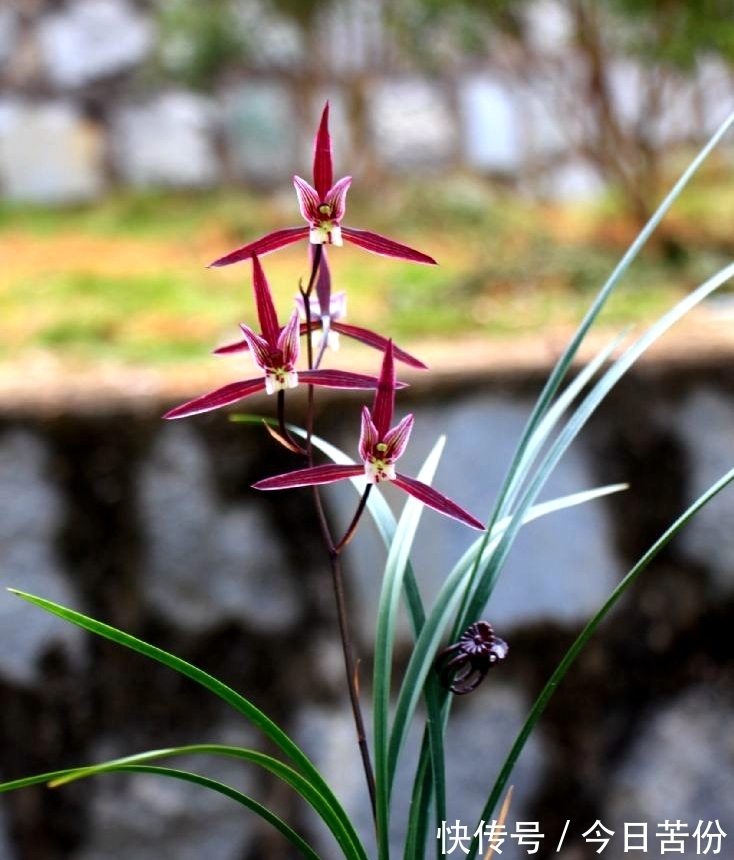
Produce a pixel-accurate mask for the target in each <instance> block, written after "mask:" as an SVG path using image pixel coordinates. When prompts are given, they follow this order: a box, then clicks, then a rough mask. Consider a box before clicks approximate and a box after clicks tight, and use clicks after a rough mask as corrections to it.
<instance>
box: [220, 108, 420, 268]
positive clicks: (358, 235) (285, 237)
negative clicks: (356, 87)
mask: <svg viewBox="0 0 734 860" xmlns="http://www.w3.org/2000/svg"><path fill="white" fill-rule="evenodd" d="M313 181H314V184H313V185H311V184H309V183H308V182H306V180H305V179H301V177H300V176H294V177H293V184H294V185H295V187H296V195H297V197H298V206H299V208H300V210H301V215H302V216H303V219H304V221H305V222H306V224H305V225H304V226H302V227H286V228H285V229H283V230H275V231H274V232H273V233H268V235H267V236H263V237H262V238H261V239H257V240H255V241H254V242H250V243H249V244H248V245H243V246H242V247H241V248H237V249H236V250H235V251H232V252H230V253H229V254H225V256H224V257H220V258H219V259H218V260H215V261H214V262H213V263H211V264H210V265H211V266H229V265H231V264H232V263H239V262H240V261H241V260H248V259H250V257H254V256H256V255H259V256H262V255H263V254H269V253H270V252H271V251H276V250H277V249H278V248H283V247H285V246H286V245H291V244H292V243H293V242H298V241H299V240H301V239H306V238H308V240H309V241H310V242H311V244H312V245H323V244H327V245H341V244H343V243H344V242H345V241H346V242H351V243H352V244H353V245H358V246H359V247H360V248H364V249H365V250H366V251H371V252H372V253H373V254H381V255H382V256H385V257H399V258H400V259H403V260H411V261H413V262H416V263H429V264H432V265H435V263H436V261H435V260H434V259H433V257H429V256H428V255H427V254H423V253H421V252H420V251H416V250H414V249H413V248H409V247H408V246H407V245H402V244H401V243H400V242H395V241H394V240H393V239H388V238H387V237H385V236H381V235H380V234H379V233H372V232H370V231H369V230H356V229H354V228H353V227H344V226H343V225H342V223H341V222H342V219H343V218H344V212H345V208H346V197H347V191H348V190H349V186H350V185H351V182H352V177H351V176H345V177H344V178H343V179H340V180H339V181H338V182H336V183H335V182H334V169H333V164H332V158H331V136H330V134H329V103H328V102H327V103H326V105H325V107H324V111H323V113H322V114H321V123H320V124H319V129H318V132H317V133H316V142H315V144H314V157H313Z"/></svg>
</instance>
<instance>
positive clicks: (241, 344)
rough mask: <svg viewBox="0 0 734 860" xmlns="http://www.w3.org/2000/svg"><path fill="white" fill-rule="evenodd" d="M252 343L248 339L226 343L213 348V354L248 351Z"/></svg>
mask: <svg viewBox="0 0 734 860" xmlns="http://www.w3.org/2000/svg"><path fill="white" fill-rule="evenodd" d="M249 349H250V344H249V343H248V342H247V341H246V340H238V341H236V342H234V343H225V344H224V345H223V346H218V347H217V348H216V349H214V350H212V355H232V354H234V353H235V352H247V351H248V350H249Z"/></svg>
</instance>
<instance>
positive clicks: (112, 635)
mask: <svg viewBox="0 0 734 860" xmlns="http://www.w3.org/2000/svg"><path fill="white" fill-rule="evenodd" d="M9 591H11V592H12V593H13V594H16V595H18V596H19V597H21V598H23V599H24V600H26V601H28V602H29V603H32V604H34V605H35V606H38V607H40V608H41V609H44V610H46V611H47V612H50V613H52V614H53V615H58V616H59V617H60V618H63V619H64V620H66V621H69V622H71V623H72V624H75V625H76V626H77V627H81V628H82V629H84V630H88V631H89V632H90V633H94V634H96V635H98V636H102V637H103V638H105V639H109V640H111V641H112V642H116V643H117V644H119V645H122V646H124V647H126V648H129V649H130V650H131V651H136V652H137V653H139V654H142V655H143V656H145V657H149V658H150V659H152V660H155V661H156V662H158V663H162V664H163V665H164V666H167V667H168V668H170V669H173V670H174V671H175V672H178V673H179V674H180V675H184V676H185V677H187V678H190V679H191V680H192V681H195V682H196V683H197V684H199V685H201V686H202V687H204V688H205V689H207V690H209V691H210V692H212V693H214V695H216V696H218V697H219V698H220V699H222V700H223V701H224V702H226V703H227V704H228V705H230V706H231V707H232V708H234V709H235V710H236V711H237V712H238V713H240V714H241V715H242V716H244V717H245V718H246V719H247V720H248V721H249V722H251V723H252V724H253V725H254V726H255V727H256V728H258V729H260V731H262V732H263V734H264V735H265V736H266V737H267V738H269V740H270V741H272V743H273V744H275V746H277V747H278V749H280V750H281V752H283V753H284V754H285V755H286V756H288V758H290V759H291V761H292V762H293V763H294V764H295V765H296V767H297V768H298V770H300V772H301V773H302V775H303V777H304V781H305V783H307V784H308V785H309V786H310V787H311V789H312V790H313V792H314V793H316V794H318V795H319V797H320V798H321V800H320V801H319V802H321V803H323V807H324V808H327V807H328V809H329V810H330V811H331V815H332V817H333V818H335V819H337V820H338V821H339V829H340V836H341V837H342V838H344V839H346V840H347V842H348V848H349V850H347V848H346V847H344V846H343V850H344V851H345V854H347V856H350V857H353V858H359V860H367V854H366V851H365V849H364V846H363V845H362V843H361V841H360V839H359V837H358V836H357V833H356V831H355V830H354V826H353V825H352V823H351V821H350V819H349V817H348V816H347V814H346V812H345V811H344V809H343V808H342V806H341V804H340V803H339V801H338V800H337V799H336V797H335V796H334V793H333V792H332V791H331V789H330V788H329V786H328V785H327V783H326V781H325V780H324V778H323V777H322V776H321V774H320V773H319V771H318V770H317V769H316V767H315V766H314V765H313V763H312V762H311V761H310V759H309V758H308V757H307V756H306V754H305V753H304V752H303V751H302V750H301V749H300V747H298V746H297V744H295V743H294V742H293V741H292V740H291V739H290V738H289V737H288V735H287V734H286V733H285V732H284V731H283V730H282V729H280V728H279V727H278V726H277V725H276V724H275V723H274V722H273V721H272V720H271V719H270V718H269V717H267V716H266V715H265V714H264V713H263V712H262V711H261V710H260V709H259V708H256V707H255V705H253V704H252V703H251V702H250V701H249V700H248V699H245V698H244V696H241V695H240V694H239V693H237V692H235V691H234V690H233V689H232V688H231V687H228V686H227V685H226V684H223V683H222V682H221V681H219V680H218V679H217V678H215V677H213V676H212V675H209V674H208V673H207V672H203V671H202V670H201V669H198V668H197V667H196V666H193V665H192V664H191V663H187V662H186V661H185V660H182V659H181V658H180V657H176V656H175V655H173V654H169V653H168V652H167V651H164V650H162V649H161V648H157V647H156V646H154V645H150V644H149V643H147V642H144V641H142V640H140V639H137V638H135V637H134V636H131V635H130V634H128V633H124V632H123V631H121V630H118V629H117V628H115V627H111V626H110V625H108V624H104V623H102V622H101V621H96V620H94V619H93V618H89V617H87V616H86V615H82V614H81V613H80V612H76V611H75V610H73V609H68V608H67V607H64V606H59V605H58V604H56V603H52V602H51V601H49V600H45V599H44V598H41V597H36V596H34V595H31V594H26V593H25V592H22V591H19V590H17V589H9ZM273 761H275V759H273ZM282 766H283V767H287V766H286V765H282ZM327 823H328V822H327ZM335 836H336V833H335ZM338 838H339V837H338ZM340 844H341V842H340Z"/></svg>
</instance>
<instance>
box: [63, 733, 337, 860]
mask: <svg viewBox="0 0 734 860" xmlns="http://www.w3.org/2000/svg"><path fill="white" fill-rule="evenodd" d="M182 755H185V756H190V755H216V756H225V757H227V758H237V759H241V760H243V761H246V762H248V763H250V764H254V765H256V766H257V767H260V768H262V769H263V770H266V771H268V772H269V773H272V774H273V775H274V776H276V777H277V778H278V779H280V780H282V781H283V782H284V783H286V785H288V786H290V787H291V788H292V789H293V790H294V791H296V792H297V793H298V794H299V795H300V796H301V797H302V798H303V799H304V800H305V801H306V803H308V804H309V805H310V806H311V807H312V808H313V809H314V811H315V812H316V813H317V814H318V816H319V817H320V818H321V819H322V820H323V821H324V823H325V824H326V826H327V827H328V828H329V830H331V832H332V834H333V835H334V838H335V839H336V840H337V842H338V843H339V845H340V847H341V848H342V850H343V851H344V852H345V854H346V855H347V856H349V854H348V852H349V849H350V847H351V840H350V835H349V833H347V832H346V831H345V829H344V828H343V826H342V822H341V821H340V820H339V818H338V816H335V815H334V812H333V810H332V809H331V807H330V806H329V804H328V803H327V802H326V801H325V799H324V797H323V796H322V795H321V794H320V793H319V792H318V790H317V789H316V788H314V786H313V785H312V784H311V783H310V782H309V781H308V780H307V779H306V778H305V777H304V776H302V775H301V774H300V773H298V771H296V770H294V769H293V768H292V767H289V766H288V765H286V764H284V763H283V762H281V761H279V760H278V759H276V758H273V756H271V755H267V754H266V753H263V752H260V751H258V750H252V749H247V748H246V747H236V746H228V745H223V744H189V745H186V746H179V747H168V748H166V749H159V750H148V751H147V752H143V753H137V754H135V755H129V756H124V757H123V758H118V759H113V760H112V761H107V762H102V763H100V764H95V765H90V766H88V767H81V768H74V769H72V770H67V771H66V772H65V773H64V774H63V775H62V776H57V777H54V778H53V779H50V780H48V783H49V787H51V788H56V787H58V786H62V785H66V784H67V783H69V782H74V781H76V780H79V779H86V778H88V777H90V776H97V775H98V774H102V773H109V772H111V771H115V770H120V769H122V768H129V767H131V766H139V765H145V764H147V763H148V762H151V761H155V760H157V759H161V758H172V757H177V756H182Z"/></svg>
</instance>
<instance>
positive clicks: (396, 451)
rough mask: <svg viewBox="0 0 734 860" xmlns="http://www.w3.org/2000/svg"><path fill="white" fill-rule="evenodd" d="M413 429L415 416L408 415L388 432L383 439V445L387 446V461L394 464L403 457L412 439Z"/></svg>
mask: <svg viewBox="0 0 734 860" xmlns="http://www.w3.org/2000/svg"><path fill="white" fill-rule="evenodd" d="M412 429H413V416H412V415H406V416H405V418H403V420H402V421H400V422H398V423H397V424H396V425H395V426H394V427H393V428H392V429H391V430H388V431H387V433H386V434H385V435H384V436H383V438H382V444H383V445H385V453H384V459H385V460H388V461H390V462H392V463H394V462H395V461H396V460H398V459H400V457H402V455H403V451H405V446H406V445H407V444H408V439H410V433H411V431H412Z"/></svg>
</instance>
